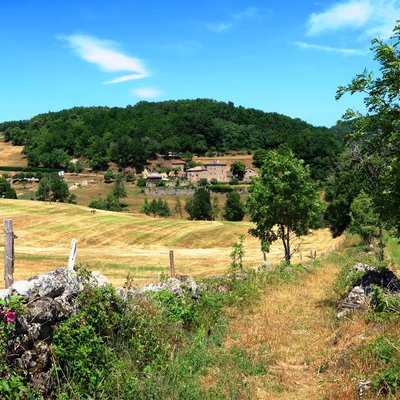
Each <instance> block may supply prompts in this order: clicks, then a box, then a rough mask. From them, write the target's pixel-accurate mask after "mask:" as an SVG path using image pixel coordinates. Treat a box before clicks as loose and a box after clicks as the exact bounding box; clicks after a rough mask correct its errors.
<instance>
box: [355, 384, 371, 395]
mask: <svg viewBox="0 0 400 400" xmlns="http://www.w3.org/2000/svg"><path fill="white" fill-rule="evenodd" d="M371 388H372V382H371V381H369V380H363V381H359V382H358V383H357V387H356V391H357V396H358V398H359V399H363V398H365V396H366V394H367V392H368V391H370V390H371Z"/></svg>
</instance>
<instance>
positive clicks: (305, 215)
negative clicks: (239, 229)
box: [247, 150, 320, 263]
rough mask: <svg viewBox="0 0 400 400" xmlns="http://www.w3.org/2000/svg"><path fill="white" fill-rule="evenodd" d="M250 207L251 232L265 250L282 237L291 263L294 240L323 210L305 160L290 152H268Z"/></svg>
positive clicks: (256, 182) (286, 257)
mask: <svg viewBox="0 0 400 400" xmlns="http://www.w3.org/2000/svg"><path fill="white" fill-rule="evenodd" d="M247 209H248V212H249V214H250V217H251V220H252V221H253V222H255V225H256V226H255V227H254V228H251V229H250V230H249V232H250V233H251V234H252V235H253V236H256V237H258V238H259V239H260V241H261V244H262V247H264V249H265V248H266V247H267V245H266V244H271V243H272V242H274V241H275V240H277V239H281V241H282V244H283V247H284V249H285V261H286V262H288V263H290V260H291V257H292V254H293V252H294V251H295V249H293V243H294V241H296V239H298V237H299V236H300V235H304V234H306V233H307V231H308V228H309V226H310V223H311V221H312V219H313V218H314V215H315V213H318V212H320V202H319V199H318V195H317V192H316V188H315V187H314V184H313V182H312V180H311V178H310V175H309V172H308V169H307V168H306V167H305V166H304V165H303V161H302V160H298V159H296V158H295V157H294V155H293V153H292V152H291V151H285V152H284V153H280V152H278V151H275V150H271V151H269V152H268V154H267V155H266V158H265V162H264V163H263V166H262V168H261V172H260V176H258V177H256V179H255V180H254V183H253V185H252V186H251V189H250V195H249V197H248V199H247ZM275 226H277V229H275V228H274V227H275ZM263 251H264V250H263Z"/></svg>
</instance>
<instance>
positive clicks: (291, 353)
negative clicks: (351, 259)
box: [227, 263, 338, 400]
mask: <svg viewBox="0 0 400 400" xmlns="http://www.w3.org/2000/svg"><path fill="white" fill-rule="evenodd" d="M337 272H338V269H337V267H336V266H335V265H332V264H328V263H326V264H325V265H324V266H323V267H321V268H319V269H318V270H317V271H315V272H314V273H311V274H306V275H304V276H303V277H302V278H301V281H300V282H298V283H297V284H291V285H286V286H279V287H273V288H268V289H267V291H266V293H265V294H264V295H263V297H262V299H261V301H260V302H258V303H257V304H256V305H255V306H254V307H253V308H252V310H250V312H249V313H247V312H246V317H243V316H241V317H240V318H237V319H236V320H235V321H234V322H233V323H232V324H231V326H230V333H229V339H228V342H227V346H228V347H231V346H242V347H244V348H247V349H251V350H252V352H255V353H256V354H259V353H260V351H261V352H262V351H264V352H265V354H267V355H268V358H269V360H270V366H269V368H268V369H269V373H268V374H267V375H262V376H258V377H255V378H254V379H253V378H251V382H249V384H250V385H249V389H250V391H251V392H252V395H251V398H254V399H268V400H273V399H285V400H289V399H296V400H299V399H304V400H305V399H307V400H311V399H325V398H329V397H326V396H325V395H324V393H323V392H324V390H325V389H326V388H327V386H326V383H327V381H328V379H327V378H328V376H329V373H327V374H324V371H325V370H326V369H327V366H328V364H327V361H329V360H330V359H331V357H332V355H333V353H334V351H335V349H334V344H333V343H334V338H335V331H336V329H335V326H334V324H335V319H334V317H333V311H332V309H331V308H330V307H329V306H328V305H327V304H326V300H327V298H328V297H327V296H328V293H327V292H328V290H329V289H330V288H331V287H332V283H333V281H334V279H335V276H336V274H337Z"/></svg>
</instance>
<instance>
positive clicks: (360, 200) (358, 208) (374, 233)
mask: <svg viewBox="0 0 400 400" xmlns="http://www.w3.org/2000/svg"><path fill="white" fill-rule="evenodd" d="M350 210H351V222H350V225H349V231H350V232H351V233H355V234H358V235H360V237H361V240H362V241H363V243H365V244H367V245H370V244H371V243H372V241H373V239H374V238H376V237H379V229H378V226H379V216H378V214H377V213H376V212H375V210H374V205H373V202H372V199H371V197H370V196H368V195H367V194H366V193H365V192H364V191H361V193H360V194H359V195H358V196H357V197H356V198H355V199H354V200H353V202H352V204H351V208H350Z"/></svg>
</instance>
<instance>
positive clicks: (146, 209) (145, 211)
mask: <svg viewBox="0 0 400 400" xmlns="http://www.w3.org/2000/svg"><path fill="white" fill-rule="evenodd" d="M149 207H150V204H149V200H148V198H147V197H145V198H144V203H143V205H142V207H141V208H140V212H141V213H143V214H146V215H149V214H150V211H149Z"/></svg>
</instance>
